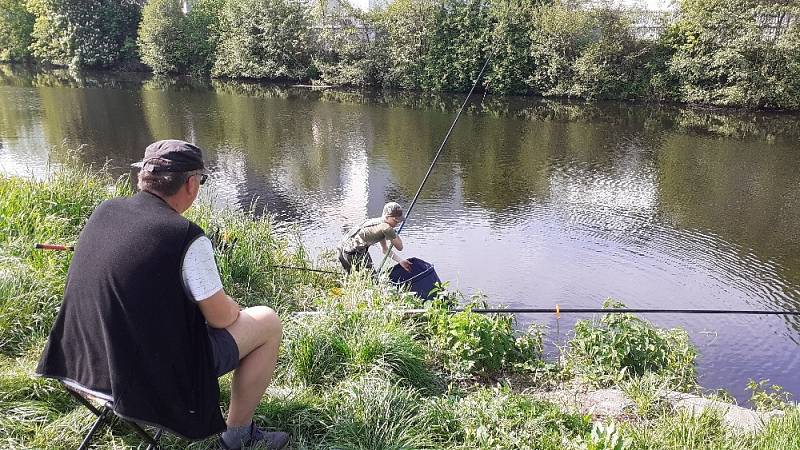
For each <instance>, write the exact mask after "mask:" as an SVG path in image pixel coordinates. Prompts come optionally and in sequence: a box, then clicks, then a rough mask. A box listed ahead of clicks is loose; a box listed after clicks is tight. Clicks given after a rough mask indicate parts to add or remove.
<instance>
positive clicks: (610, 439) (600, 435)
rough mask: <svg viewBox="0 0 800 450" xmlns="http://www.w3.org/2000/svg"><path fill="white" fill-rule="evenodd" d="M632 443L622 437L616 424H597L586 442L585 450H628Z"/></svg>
mask: <svg viewBox="0 0 800 450" xmlns="http://www.w3.org/2000/svg"><path fill="white" fill-rule="evenodd" d="M628 448H630V443H629V442H628V441H627V440H626V439H625V437H624V436H623V435H622V433H621V431H620V430H619V429H618V428H617V427H616V425H614V422H610V423H602V422H596V423H595V424H594V425H593V426H592V433H591V434H590V435H589V439H588V440H587V441H586V444H585V450H626V449H628Z"/></svg>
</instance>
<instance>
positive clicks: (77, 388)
mask: <svg viewBox="0 0 800 450" xmlns="http://www.w3.org/2000/svg"><path fill="white" fill-rule="evenodd" d="M61 384H62V385H63V386H64V389H66V390H67V392H69V393H70V395H72V396H73V397H75V399H76V400H78V401H79V402H80V403H81V404H82V405H83V406H85V407H87V408H89V410H90V411H91V412H93V413H94V415H96V416H97V420H96V421H95V422H94V424H93V425H92V427H91V428H90V429H89V432H88V433H86V436H85V437H84V438H83V442H82V443H81V446H80V447H78V450H85V449H88V448H89V444H91V442H92V437H93V436H94V433H95V432H97V430H98V429H100V427H102V426H103V425H106V424H109V425H113V423H114V421H115V420H120V421H122V422H125V424H126V425H128V427H130V428H131V429H132V430H133V431H135V432H136V434H138V435H139V437H140V438H142V440H143V441H144V442H145V443H147V444H148V445H147V450H158V448H159V447H158V441H159V439H161V433H162V430H160V429H159V430H158V431H157V432H156V434H155V436H151V435H150V434H149V433H148V432H147V431H145V430H144V429H143V428H142V427H141V426H140V425H139V424H138V423H136V422H133V421H131V420H127V419H125V418H123V417H120V416H118V415H116V414H115V413H114V399H113V398H111V397H109V396H108V395H105V394H102V393H99V392H94V391H90V390H88V389H86V388H85V387H83V386H81V385H79V384H77V383H73V382H71V381H67V380H61ZM93 401H96V402H97V403H98V404H99V406H98V405H95V404H94V403H93Z"/></svg>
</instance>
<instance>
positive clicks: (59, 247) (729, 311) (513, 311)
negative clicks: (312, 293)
mask: <svg viewBox="0 0 800 450" xmlns="http://www.w3.org/2000/svg"><path fill="white" fill-rule="evenodd" d="M34 248H36V249H40V250H57V251H74V250H75V247H73V246H71V245H57V244H36V245H34ZM271 267H275V268H281V269H296V270H307V271H310V272H320V273H329V274H334V275H338V274H339V273H338V272H333V271H330V270H320V269H309V268H307V267H294V266H271ZM397 311H398V312H401V313H403V314H406V315H415V314H424V313H425V312H427V311H428V309H425V308H413V309H402V310H397ZM464 311H471V312H474V313H477V314H555V315H556V318H558V317H560V315H561V314H562V313H563V314H592V313H600V314H633V313H636V314H735V315H762V316H764V315H779V316H800V311H769V310H748V309H742V310H737V309H651V308H611V309H606V308H561V307H560V306H559V305H558V304H556V306H555V308H451V309H449V310H448V312H449V313H452V314H455V313H459V312H464ZM374 312H376V313H384V312H385V311H381V310H374ZM325 313H326V311H299V312H296V313H295V314H296V315H318V314H325Z"/></svg>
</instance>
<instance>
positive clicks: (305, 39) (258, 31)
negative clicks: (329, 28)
mask: <svg viewBox="0 0 800 450" xmlns="http://www.w3.org/2000/svg"><path fill="white" fill-rule="evenodd" d="M219 26H220V35H219V47H218V51H217V56H216V59H215V61H214V66H213V69H212V71H211V73H212V75H214V76H218V77H230V78H268V79H292V80H303V79H308V78H309V77H310V76H311V75H313V73H314V72H313V68H312V65H311V53H312V45H311V42H312V37H311V14H310V10H309V7H308V6H306V4H305V3H302V2H296V1H292V0H242V1H228V2H225V5H224V6H223V8H222V12H221V18H220V25H219Z"/></svg>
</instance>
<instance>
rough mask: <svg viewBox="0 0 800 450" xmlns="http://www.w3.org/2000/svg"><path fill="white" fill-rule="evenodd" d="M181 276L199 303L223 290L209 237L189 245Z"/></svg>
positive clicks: (202, 237)
mask: <svg viewBox="0 0 800 450" xmlns="http://www.w3.org/2000/svg"><path fill="white" fill-rule="evenodd" d="M181 276H182V277H183V284H184V285H185V286H186V289H187V290H188V291H189V292H188V293H189V295H191V297H192V298H193V299H194V300H195V301H197V302H201V301H203V300H205V299H207V298H209V297H211V296H212V295H214V294H216V293H217V292H219V290H220V289H222V280H220V278H219V270H218V269H217V262H216V261H214V248H213V247H212V246H211V240H209V239H208V238H207V237H205V236H200V237H199V238H197V239H195V240H194V242H192V243H191V244H190V245H189V248H188V249H187V250H186V255H185V256H184V257H183V266H182V267H181Z"/></svg>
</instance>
